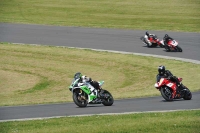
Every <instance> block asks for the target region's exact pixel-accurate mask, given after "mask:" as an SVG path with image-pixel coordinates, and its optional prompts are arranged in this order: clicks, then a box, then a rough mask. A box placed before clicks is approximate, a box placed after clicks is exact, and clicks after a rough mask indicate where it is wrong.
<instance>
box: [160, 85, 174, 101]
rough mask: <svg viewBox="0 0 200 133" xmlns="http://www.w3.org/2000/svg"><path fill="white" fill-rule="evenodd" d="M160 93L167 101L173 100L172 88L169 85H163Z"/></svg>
mask: <svg viewBox="0 0 200 133" xmlns="http://www.w3.org/2000/svg"><path fill="white" fill-rule="evenodd" d="M160 93H161V95H162V97H163V98H164V99H165V100H166V101H172V100H173V98H172V90H171V88H169V87H167V86H166V87H162V88H161V89H160Z"/></svg>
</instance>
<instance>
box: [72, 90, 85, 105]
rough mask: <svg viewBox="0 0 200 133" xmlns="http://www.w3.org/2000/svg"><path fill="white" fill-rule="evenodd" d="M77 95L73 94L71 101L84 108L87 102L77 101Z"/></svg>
mask: <svg viewBox="0 0 200 133" xmlns="http://www.w3.org/2000/svg"><path fill="white" fill-rule="evenodd" d="M79 97H80V96H79V94H78V93H77V92H73V101H74V103H75V104H76V105H77V106H79V107H86V106H87V104H88V102H87V100H83V101H80V100H79Z"/></svg>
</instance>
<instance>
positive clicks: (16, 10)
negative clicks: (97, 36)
mask: <svg viewBox="0 0 200 133" xmlns="http://www.w3.org/2000/svg"><path fill="white" fill-rule="evenodd" d="M199 9H200V1H199V0H167V1H166V0H149V1H148V0H123V1H122V0H81V1H80V0H31V1H30V0H28V1H27V0H0V22H11V23H28V24H44V25H65V26H81V27H100V28H122V29H140V30H167V31H170V30H171V31H187V32H188V31H190V32H200V10H199Z"/></svg>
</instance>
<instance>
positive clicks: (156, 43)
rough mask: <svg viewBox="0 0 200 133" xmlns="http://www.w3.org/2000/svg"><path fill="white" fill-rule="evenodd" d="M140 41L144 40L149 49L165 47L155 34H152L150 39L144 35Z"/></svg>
mask: <svg viewBox="0 0 200 133" xmlns="http://www.w3.org/2000/svg"><path fill="white" fill-rule="evenodd" d="M140 40H142V42H143V43H144V44H145V45H147V47H157V46H159V47H161V48H164V47H165V45H164V43H161V42H160V40H159V39H158V37H157V36H156V35H155V34H151V35H150V36H149V37H148V36H147V35H144V36H142V37H141V38H140Z"/></svg>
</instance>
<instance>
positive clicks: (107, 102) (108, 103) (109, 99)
mask: <svg viewBox="0 0 200 133" xmlns="http://www.w3.org/2000/svg"><path fill="white" fill-rule="evenodd" d="M102 94H103V95H104V96H105V98H103V102H102V104H103V105H104V106H111V105H112V104H113V103H114V98H113V96H112V94H111V93H110V92H109V91H107V90H104V92H103V93H102ZM106 97H107V98H106Z"/></svg>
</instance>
